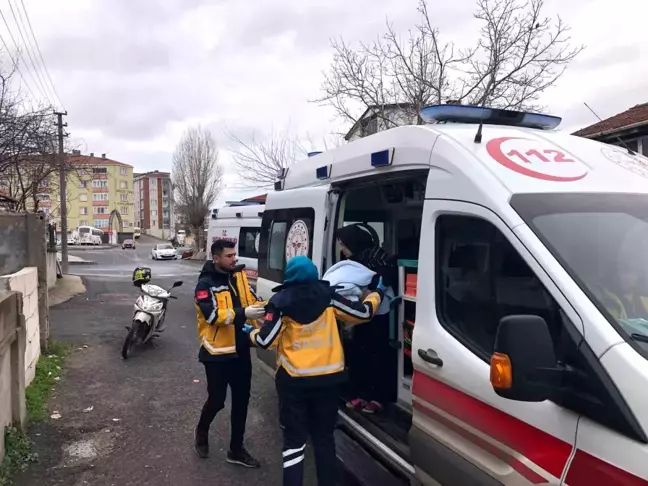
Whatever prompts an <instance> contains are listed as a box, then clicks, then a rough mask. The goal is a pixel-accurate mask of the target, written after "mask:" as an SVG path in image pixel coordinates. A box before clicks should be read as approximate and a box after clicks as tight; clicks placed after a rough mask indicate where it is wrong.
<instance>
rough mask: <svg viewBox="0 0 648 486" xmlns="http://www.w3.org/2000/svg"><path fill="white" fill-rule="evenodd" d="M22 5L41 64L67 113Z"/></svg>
mask: <svg viewBox="0 0 648 486" xmlns="http://www.w3.org/2000/svg"><path fill="white" fill-rule="evenodd" d="M20 3H21V4H22V8H23V11H24V12H25V18H26V19H27V25H29V31H30V32H31V36H32V39H34V44H35V45H36V50H37V51H38V56H39V57H40V60H41V63H42V64H43V68H44V69H45V74H47V79H49V82H50V86H52V90H53V91H54V94H55V95H56V99H57V100H58V102H59V105H61V107H62V108H63V111H67V110H65V106H63V102H62V101H61V97H60V96H59V94H58V91H56V86H55V85H54V82H53V81H52V77H51V76H50V73H49V70H48V69H47V64H45V60H44V59H43V54H42V53H41V50H40V46H39V45H38V41H37V40H36V34H34V29H33V27H32V24H31V20H29V13H28V12H27V8H26V7H25V2H24V0H20Z"/></svg>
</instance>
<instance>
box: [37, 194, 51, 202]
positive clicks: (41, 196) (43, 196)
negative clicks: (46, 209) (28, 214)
mask: <svg viewBox="0 0 648 486" xmlns="http://www.w3.org/2000/svg"><path fill="white" fill-rule="evenodd" d="M36 199H38V200H39V201H49V200H50V196H49V194H37V195H36Z"/></svg>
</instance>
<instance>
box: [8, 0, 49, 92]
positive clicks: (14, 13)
mask: <svg viewBox="0 0 648 486" xmlns="http://www.w3.org/2000/svg"><path fill="white" fill-rule="evenodd" d="M8 3H9V9H10V10H11V15H12V16H13V19H14V22H15V23H16V27H17V28H18V33H19V34H20V38H21V39H22V41H23V45H24V46H25V49H26V50H27V55H28V56H29V60H30V61H31V65H32V67H33V68H34V71H35V72H36V76H37V77H38V82H39V83H40V86H41V88H43V92H44V93H45V95H46V96H47V99H48V101H49V102H50V103H52V101H51V100H52V97H51V96H50V95H51V92H50V91H49V90H48V89H47V84H46V83H44V82H43V78H42V77H41V74H40V69H39V68H38V67H36V63H35V62H34V57H32V53H31V50H32V47H31V44H30V43H28V42H27V40H26V39H25V36H24V34H23V30H25V31H26V30H27V29H26V28H25V23H24V21H23V19H22V15H21V14H20V10H18V5H17V4H16V10H18V16H16V12H15V10H14V8H13V6H12V4H11V0H8ZM19 17H20V24H21V25H22V29H21V28H20V25H18V18H19Z"/></svg>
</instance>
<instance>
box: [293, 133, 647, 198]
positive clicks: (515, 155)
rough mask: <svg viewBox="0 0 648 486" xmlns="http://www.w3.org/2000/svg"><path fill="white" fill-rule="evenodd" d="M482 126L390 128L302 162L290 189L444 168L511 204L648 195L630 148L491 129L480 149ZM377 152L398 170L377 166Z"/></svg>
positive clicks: (641, 160)
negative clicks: (554, 197) (526, 199)
mask: <svg viewBox="0 0 648 486" xmlns="http://www.w3.org/2000/svg"><path fill="white" fill-rule="evenodd" d="M477 128H478V126H477V125H475V124H463V123H447V124H432V125H417V126H404V127H398V128H393V129H391V130H386V131H383V132H380V133H378V134H375V135H372V136H369V137H365V138H362V139H360V140H357V141H354V142H351V143H349V144H346V145H344V146H341V147H338V148H336V149H334V150H331V151H329V152H325V153H322V154H319V155H316V156H314V157H311V158H309V159H306V160H303V161H301V162H298V163H296V164H295V165H294V166H292V167H291V168H290V169H289V170H288V173H287V175H286V177H285V181H284V190H288V189H293V188H297V187H305V186H313V185H319V184H330V183H335V182H341V181H345V180H350V179H355V178H359V177H367V176H370V175H374V174H378V173H379V172H394V171H401V170H408V169H410V170H411V169H416V168H419V169H425V168H429V169H435V168H436V169H439V170H442V171H446V172H449V173H450V174H458V173H461V174H463V175H465V176H467V177H468V178H470V179H471V180H472V181H473V183H475V184H478V185H479V186H480V187H482V188H484V189H485V190H486V189H487V188H489V186H492V189H493V191H495V192H499V191H502V195H506V198H507V199H508V197H510V196H511V195H512V194H516V193H533V192H537V193H541V192H549V193H550V192H627V193H647V192H648V159H647V158H646V157H643V156H641V155H637V154H634V155H631V154H630V153H629V152H628V150H626V149H625V148H622V147H617V146H612V145H607V144H603V143H600V142H596V141H593V140H589V139H585V138H581V137H576V136H573V135H569V134H567V133H565V132H561V131H552V130H540V129H532V128H522V127H512V126H502V125H486V124H485V125H484V126H483V129H482V141H481V143H475V141H474V140H475V135H476V133H477ZM391 150H393V155H392V153H391ZM385 151H388V152H389V153H388V155H385V154H384V152H385ZM372 154H379V155H378V156H377V157H374V159H375V160H379V161H382V162H385V161H389V160H390V159H389V158H391V164H390V165H386V166H379V167H374V166H372ZM318 169H319V172H318ZM326 175H327V176H328V177H323V176H326ZM318 176H319V177H320V178H318Z"/></svg>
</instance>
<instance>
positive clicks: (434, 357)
mask: <svg viewBox="0 0 648 486" xmlns="http://www.w3.org/2000/svg"><path fill="white" fill-rule="evenodd" d="M418 355H419V356H420V357H421V359H422V360H423V361H426V362H428V363H430V364H433V365H435V366H439V367H441V366H443V360H442V359H441V358H439V355H438V354H437V352H436V351H435V350H433V349H428V350H427V351H426V350H425V349H419V350H418Z"/></svg>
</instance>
